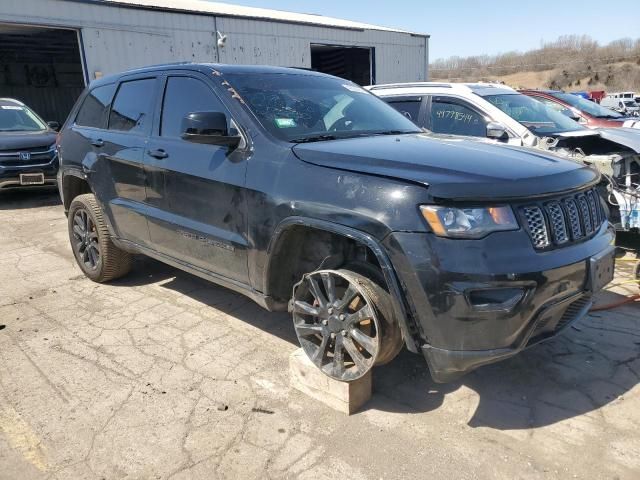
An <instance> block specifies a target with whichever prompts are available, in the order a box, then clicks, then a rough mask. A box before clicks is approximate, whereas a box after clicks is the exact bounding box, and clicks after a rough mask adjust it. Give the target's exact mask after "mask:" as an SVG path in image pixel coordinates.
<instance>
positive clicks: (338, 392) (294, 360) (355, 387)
mask: <svg viewBox="0 0 640 480" xmlns="http://www.w3.org/2000/svg"><path fill="white" fill-rule="evenodd" d="M289 375H290V379H289V381H290V384H291V386H292V387H293V388H295V389H296V390H299V391H301V392H302V393H305V394H307V395H308V396H310V397H311V398H314V399H315V400H318V401H320V402H322V403H324V404H325V405H327V406H329V407H331V408H333V409H334V410H338V411H339V412H343V413H346V414H347V415H351V414H352V413H355V412H357V411H358V410H359V409H360V407H362V406H363V405H364V404H365V403H367V401H369V399H370V398H371V391H372V384H371V372H368V373H367V374H366V375H365V376H364V377H362V378H359V379H358V380H355V381H353V382H339V381H338V380H334V379H333V378H329V377H328V376H326V375H325V374H324V373H322V372H321V371H320V370H319V369H318V368H317V367H316V366H315V365H314V364H313V363H311V360H309V358H308V357H307V355H306V354H305V353H304V351H303V350H302V349H301V348H299V349H297V350H296V351H295V352H293V353H292V354H291V355H290V356H289Z"/></svg>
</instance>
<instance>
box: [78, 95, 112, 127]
mask: <svg viewBox="0 0 640 480" xmlns="http://www.w3.org/2000/svg"><path fill="white" fill-rule="evenodd" d="M115 89H116V86H115V84H110V85H102V86H100V87H96V88H94V89H93V90H91V91H90V92H89V95H87V96H86V97H85V99H84V101H83V102H82V106H81V107H80V110H79V111H78V115H76V125H80V126H82V127H94V128H104V127H105V126H106V123H107V115H108V114H109V106H110V105H111V100H112V99H113V93H114V91H115Z"/></svg>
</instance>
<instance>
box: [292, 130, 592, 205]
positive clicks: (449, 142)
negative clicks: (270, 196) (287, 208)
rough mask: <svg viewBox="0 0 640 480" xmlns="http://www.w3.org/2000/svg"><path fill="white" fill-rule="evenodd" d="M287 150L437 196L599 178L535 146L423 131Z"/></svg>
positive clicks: (537, 191)
mask: <svg viewBox="0 0 640 480" xmlns="http://www.w3.org/2000/svg"><path fill="white" fill-rule="evenodd" d="M293 151H294V153H295V155H296V156H297V157H298V158H300V159H301V160H303V161H305V162H308V163H312V164H315V165H320V166H323V167H329V168H335V169H341V170H348V171H354V172H361V173H367V174H373V175H380V176H385V177H390V178H397V179H401V180H407V181H411V182H414V183H420V184H423V185H426V186H428V188H429V192H430V193H431V195H432V196H433V197H437V198H443V199H456V200H497V199H507V198H522V197H532V196H541V195H547V194H551V193H556V192H564V191H567V190H571V189H575V188H578V187H582V186H584V185H586V184H590V183H593V182H595V181H597V180H598V178H599V174H598V173H597V172H595V171H594V170H592V169H590V168H588V167H586V166H584V165H582V164H579V163H577V162H574V161H571V160H566V159H562V158H560V157H557V156H555V155H550V154H547V153H544V152H541V151H540V150H538V149H531V148H523V147H510V146H506V145H495V144H493V143H489V142H486V141H474V140H469V139H460V138H459V137H457V138H456V137H447V136H436V135H429V134H409V135H398V136H375V137H359V138H351V139H342V140H333V141H326V142H317V143H309V144H297V145H295V146H294V147H293Z"/></svg>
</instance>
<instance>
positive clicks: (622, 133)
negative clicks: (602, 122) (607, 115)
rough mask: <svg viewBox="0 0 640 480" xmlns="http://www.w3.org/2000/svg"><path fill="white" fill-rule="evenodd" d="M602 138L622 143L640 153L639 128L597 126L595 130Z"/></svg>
mask: <svg viewBox="0 0 640 480" xmlns="http://www.w3.org/2000/svg"><path fill="white" fill-rule="evenodd" d="M595 131H596V132H598V133H599V134H600V136H601V137H602V138H606V139H607V140H610V141H612V142H616V143H619V144H620V145H624V146H625V147H627V148H630V149H631V150H633V151H634V152H636V153H640V130H638V129H637V128H625V127H621V128H598V129H596V130H595Z"/></svg>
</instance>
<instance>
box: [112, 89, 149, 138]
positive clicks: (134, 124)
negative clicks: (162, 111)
mask: <svg viewBox="0 0 640 480" xmlns="http://www.w3.org/2000/svg"><path fill="white" fill-rule="evenodd" d="M155 81H156V79H155V78H145V79H143V80H131V81H128V82H123V83H121V84H120V88H119V89H118V93H116V98H115V100H114V101H113V107H112V108H111V114H110V115H109V130H120V131H123V132H145V131H148V130H149V128H150V127H151V111H152V108H153V106H152V101H153V86H154V83H155Z"/></svg>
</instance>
